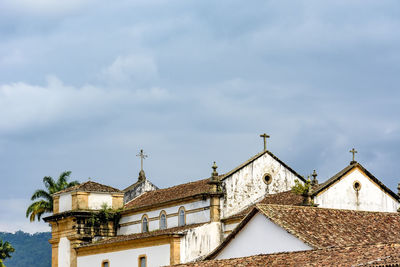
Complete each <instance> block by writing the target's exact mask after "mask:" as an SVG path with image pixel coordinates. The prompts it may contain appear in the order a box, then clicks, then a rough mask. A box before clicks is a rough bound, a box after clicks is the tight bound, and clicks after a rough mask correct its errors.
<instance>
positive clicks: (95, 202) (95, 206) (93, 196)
mask: <svg viewBox="0 0 400 267" xmlns="http://www.w3.org/2000/svg"><path fill="white" fill-rule="evenodd" d="M88 202H89V203H88V205H89V209H92V210H99V209H101V208H102V205H103V204H106V205H107V206H108V207H112V196H111V195H110V194H99V193H90V194H89V197H88Z"/></svg>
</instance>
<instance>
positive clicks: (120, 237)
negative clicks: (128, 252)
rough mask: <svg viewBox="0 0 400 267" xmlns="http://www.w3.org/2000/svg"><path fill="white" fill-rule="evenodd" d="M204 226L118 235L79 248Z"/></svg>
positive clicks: (194, 225)
mask: <svg viewBox="0 0 400 267" xmlns="http://www.w3.org/2000/svg"><path fill="white" fill-rule="evenodd" d="M204 224H205V223H197V224H189V225H185V226H179V227H173V228H167V229H164V230H155V231H150V232H147V233H137V234H131V235H119V236H116V237H111V238H106V239H102V240H100V241H97V242H94V243H83V244H82V245H81V246H80V247H94V246H99V245H105V244H114V243H118V242H124V241H130V240H136V239H142V238H148V237H155V236H162V235H173V234H183V233H184V231H185V230H188V229H193V228H196V227H199V226H201V225H204Z"/></svg>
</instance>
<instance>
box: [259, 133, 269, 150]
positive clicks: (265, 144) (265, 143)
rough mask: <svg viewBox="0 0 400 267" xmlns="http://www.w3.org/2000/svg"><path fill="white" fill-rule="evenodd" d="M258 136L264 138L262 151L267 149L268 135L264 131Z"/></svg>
mask: <svg viewBox="0 0 400 267" xmlns="http://www.w3.org/2000/svg"><path fill="white" fill-rule="evenodd" d="M260 137H262V138H263V139H264V151H267V138H269V137H270V136H269V135H268V134H266V133H263V134H260Z"/></svg>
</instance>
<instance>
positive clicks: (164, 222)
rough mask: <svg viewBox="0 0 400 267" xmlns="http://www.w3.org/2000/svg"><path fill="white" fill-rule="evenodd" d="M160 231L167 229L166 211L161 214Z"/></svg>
mask: <svg viewBox="0 0 400 267" xmlns="http://www.w3.org/2000/svg"><path fill="white" fill-rule="evenodd" d="M160 229H167V215H166V214H165V211H161V213H160Z"/></svg>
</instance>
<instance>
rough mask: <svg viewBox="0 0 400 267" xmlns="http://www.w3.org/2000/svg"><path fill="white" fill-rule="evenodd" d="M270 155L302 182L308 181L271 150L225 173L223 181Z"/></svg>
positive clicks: (258, 154)
mask: <svg viewBox="0 0 400 267" xmlns="http://www.w3.org/2000/svg"><path fill="white" fill-rule="evenodd" d="M265 154H268V155H269V156H271V157H272V158H273V159H275V160H276V161H278V162H279V163H280V164H282V165H283V166H284V167H285V168H286V169H288V170H289V171H291V172H292V173H293V174H294V175H296V176H297V177H298V178H299V179H300V180H302V181H304V182H305V181H306V180H305V179H304V177H303V176H301V175H300V174H298V173H297V172H296V171H295V170H293V169H292V168H291V167H289V165H287V164H286V163H285V162H283V161H282V160H281V159H279V158H278V157H277V156H275V155H274V154H273V153H272V152H271V151H269V150H265V151H262V152H260V153H257V154H256V155H254V156H252V157H251V158H249V159H248V160H246V161H245V162H243V163H242V164H240V165H238V166H236V167H235V168H233V169H232V170H230V171H229V172H227V173H225V174H223V175H222V180H225V179H226V178H227V177H228V176H230V175H232V174H234V173H235V172H237V171H239V170H240V169H242V168H244V167H245V166H246V165H248V164H250V163H252V162H253V161H255V160H256V159H258V158H260V157H261V156H263V155H265Z"/></svg>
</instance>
